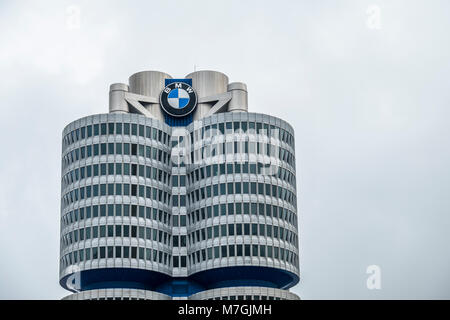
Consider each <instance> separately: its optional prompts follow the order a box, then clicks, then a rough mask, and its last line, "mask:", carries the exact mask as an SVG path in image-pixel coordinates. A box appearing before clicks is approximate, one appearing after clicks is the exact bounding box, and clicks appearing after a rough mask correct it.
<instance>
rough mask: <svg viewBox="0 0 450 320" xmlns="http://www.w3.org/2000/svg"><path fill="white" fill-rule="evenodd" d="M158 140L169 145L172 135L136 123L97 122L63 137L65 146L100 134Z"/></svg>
mask: <svg viewBox="0 0 450 320" xmlns="http://www.w3.org/2000/svg"><path fill="white" fill-rule="evenodd" d="M138 133H139V136H141V137H145V138H149V139H152V140H157V141H159V142H161V143H163V144H166V145H169V139H170V136H169V135H168V134H167V133H166V132H164V131H161V130H159V129H157V128H152V127H148V126H144V125H142V124H141V125H138V124H136V123H114V122H109V123H96V124H92V125H88V126H85V127H81V128H77V129H75V130H72V131H71V132H69V133H67V134H66V135H65V136H64V137H63V146H69V145H70V144H72V143H75V142H77V141H80V140H83V139H86V138H90V137H92V136H100V135H102V136H103V135H107V134H108V135H119V134H123V135H130V134H131V135H133V136H138Z"/></svg>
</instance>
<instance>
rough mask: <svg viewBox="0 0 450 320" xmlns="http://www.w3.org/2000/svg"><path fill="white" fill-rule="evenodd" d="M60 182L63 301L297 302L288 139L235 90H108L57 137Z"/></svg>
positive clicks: (139, 80)
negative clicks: (103, 102)
mask: <svg viewBox="0 0 450 320" xmlns="http://www.w3.org/2000/svg"><path fill="white" fill-rule="evenodd" d="M253 108H254V109H256V110H257V106H254V107H253ZM61 182H62V188H61V256H60V284H61V286H62V287H64V288H66V289H68V290H70V291H72V292H73V294H71V295H69V296H67V297H66V298H65V299H165V300H168V299H197V300H204V299H228V300H234V299H236V300H241V299H256V300H259V299H268V300H269V299H298V297H297V296H296V295H295V294H293V293H291V292H289V291H288V289H289V288H291V287H292V286H294V285H295V284H296V283H298V281H299V258H298V255H299V250H298V227H297V203H296V202H297V198H296V176H295V149H294V131H293V129H292V127H291V126H290V125H289V124H288V123H287V122H285V121H283V120H281V119H278V118H276V117H273V116H270V115H266V114H260V113H249V112H248V99H247V86H246V85H245V84H244V83H240V82H233V83H229V81H228V77H227V76H226V75H224V74H223V73H220V72H215V71H197V72H194V73H191V74H189V75H187V76H186V77H185V78H182V79H173V78H172V77H171V76H170V75H168V74H165V73H162V72H156V71H144V72H139V73H136V74H134V75H132V76H131V77H130V78H129V84H128V85H127V84H122V83H116V84H112V85H111V86H110V92H109V113H105V114H97V115H91V116H87V117H84V118H81V119H78V120H75V121H74V122H72V123H70V124H69V125H67V126H66V128H65V129H64V131H63V136H62V179H61Z"/></svg>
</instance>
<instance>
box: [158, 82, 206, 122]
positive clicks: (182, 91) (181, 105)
mask: <svg viewBox="0 0 450 320" xmlns="http://www.w3.org/2000/svg"><path fill="white" fill-rule="evenodd" d="M159 103H160V104H161V107H162V108H163V109H164V111H165V112H167V113H168V114H170V115H171V116H174V117H184V116H186V115H188V114H189V113H191V112H192V111H193V110H194V109H195V107H196V106H197V94H196V93H195V91H194V89H192V87H191V86H190V85H188V84H187V83H184V82H172V83H171V84H169V85H167V86H166V87H165V88H164V90H163V91H161V95H160V97H159Z"/></svg>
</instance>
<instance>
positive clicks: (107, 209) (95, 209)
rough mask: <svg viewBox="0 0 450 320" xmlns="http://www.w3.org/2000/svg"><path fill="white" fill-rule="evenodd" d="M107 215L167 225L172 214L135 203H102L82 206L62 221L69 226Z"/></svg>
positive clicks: (66, 215)
mask: <svg viewBox="0 0 450 320" xmlns="http://www.w3.org/2000/svg"><path fill="white" fill-rule="evenodd" d="M106 216H108V217H114V216H116V217H122V216H123V217H130V216H131V217H141V218H146V219H152V220H154V221H159V222H161V223H163V224H165V225H170V215H169V214H168V213H167V212H166V211H163V210H161V209H157V208H150V207H144V206H137V205H134V204H132V205H130V204H123V205H122V204H101V205H93V206H86V207H81V208H79V209H75V210H72V211H69V212H68V213H66V214H65V215H63V217H62V223H63V225H65V226H68V225H69V224H72V223H75V222H77V221H83V220H85V219H90V218H97V217H106Z"/></svg>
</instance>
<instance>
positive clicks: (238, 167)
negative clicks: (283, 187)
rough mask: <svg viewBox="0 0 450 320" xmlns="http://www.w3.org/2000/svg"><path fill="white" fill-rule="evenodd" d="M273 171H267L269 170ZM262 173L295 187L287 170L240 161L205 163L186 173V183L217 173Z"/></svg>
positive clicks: (293, 176) (293, 179)
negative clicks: (205, 164)
mask: <svg viewBox="0 0 450 320" xmlns="http://www.w3.org/2000/svg"><path fill="white" fill-rule="evenodd" d="M272 170H273V171H274V172H269V171H272ZM240 173H244V174H264V175H266V173H270V175H275V176H277V177H278V178H279V179H281V180H283V181H286V182H287V183H289V184H290V185H292V186H293V187H294V188H295V175H294V174H292V173H291V172H290V171H289V170H287V169H285V168H282V167H278V166H276V167H274V166H266V165H264V164H263V163H261V162H242V163H237V162H234V163H221V164H212V165H207V166H204V167H201V168H197V169H195V170H192V171H191V172H190V173H189V174H188V175H187V177H188V183H189V184H194V183H196V182H198V181H200V180H204V179H207V178H211V177H215V176H218V175H223V174H228V175H235V174H240Z"/></svg>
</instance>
